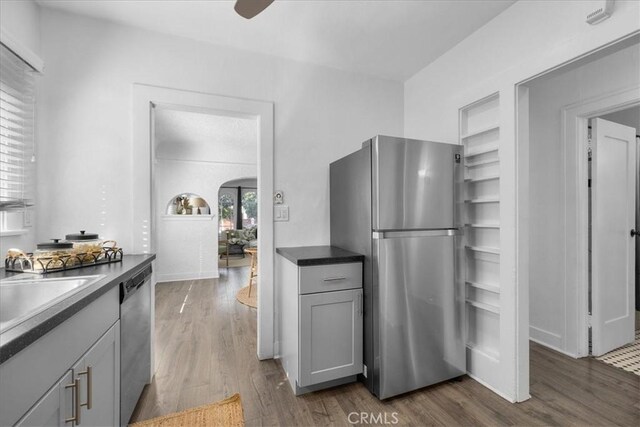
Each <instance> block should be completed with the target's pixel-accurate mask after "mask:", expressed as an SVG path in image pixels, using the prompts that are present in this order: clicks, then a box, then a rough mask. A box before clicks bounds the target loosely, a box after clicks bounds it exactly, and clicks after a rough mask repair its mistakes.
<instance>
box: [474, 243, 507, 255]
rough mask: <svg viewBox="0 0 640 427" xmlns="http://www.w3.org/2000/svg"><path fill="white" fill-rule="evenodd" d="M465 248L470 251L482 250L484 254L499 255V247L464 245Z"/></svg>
mask: <svg viewBox="0 0 640 427" xmlns="http://www.w3.org/2000/svg"><path fill="white" fill-rule="evenodd" d="M465 249H468V250H470V251H473V252H482V253H485V254H494V255H500V249H499V248H492V247H491V246H469V245H467V246H465Z"/></svg>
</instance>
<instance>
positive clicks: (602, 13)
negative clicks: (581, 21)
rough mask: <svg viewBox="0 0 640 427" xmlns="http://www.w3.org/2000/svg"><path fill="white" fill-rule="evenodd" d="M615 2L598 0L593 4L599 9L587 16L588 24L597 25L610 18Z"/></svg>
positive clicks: (612, 0)
mask: <svg viewBox="0 0 640 427" xmlns="http://www.w3.org/2000/svg"><path fill="white" fill-rule="evenodd" d="M614 1H615V0H598V1H596V2H593V4H595V5H597V6H598V8H596V9H595V10H594V11H593V12H591V13H589V14H588V15H587V22H588V23H589V24H591V25H596V24H599V23H600V22H602V21H604V20H605V19H607V18H609V17H610V16H611V14H612V13H613V2H614Z"/></svg>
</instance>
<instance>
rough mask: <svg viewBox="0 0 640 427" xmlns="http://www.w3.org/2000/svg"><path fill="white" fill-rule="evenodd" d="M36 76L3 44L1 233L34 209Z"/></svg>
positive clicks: (0, 57)
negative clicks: (28, 210)
mask: <svg viewBox="0 0 640 427" xmlns="http://www.w3.org/2000/svg"><path fill="white" fill-rule="evenodd" d="M35 74H36V72H35V71H34V70H33V69H32V68H31V67H30V66H29V65H28V64H27V63H26V62H24V61H23V60H22V59H20V58H19V57H18V56H16V55H15V54H14V53H13V52H12V51H11V50H9V49H8V48H7V47H6V46H4V45H3V44H0V214H1V216H2V218H1V221H0V231H8V229H11V228H15V225H11V224H14V223H15V221H13V220H11V216H15V215H17V214H16V213H20V212H21V211H24V210H25V209H26V208H28V207H29V206H32V205H33V187H34V184H35V183H34V175H35V167H34V166H35V165H34V160H35V158H34V156H35V152H34V150H35V145H34V116H35ZM20 215H21V214H20ZM19 228H22V224H20V225H19Z"/></svg>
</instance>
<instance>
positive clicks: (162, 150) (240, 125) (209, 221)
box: [153, 108, 258, 282]
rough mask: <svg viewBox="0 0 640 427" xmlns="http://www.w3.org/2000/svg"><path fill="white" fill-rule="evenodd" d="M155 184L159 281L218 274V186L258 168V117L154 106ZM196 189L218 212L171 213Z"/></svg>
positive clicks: (208, 276)
mask: <svg viewBox="0 0 640 427" xmlns="http://www.w3.org/2000/svg"><path fill="white" fill-rule="evenodd" d="M153 126H154V132H153V137H154V141H153V143H154V146H155V150H154V151H155V156H156V161H155V162H154V176H155V182H154V189H155V197H154V200H155V203H156V207H155V212H156V222H155V224H156V233H157V234H156V243H155V247H156V248H157V249H156V251H157V256H158V258H157V261H156V271H157V277H158V281H160V282H163V281H172V280H188V279H204V278H211V277H218V261H217V260H218V216H217V212H218V190H219V188H220V186H221V185H222V184H223V183H225V182H227V181H229V180H234V179H237V178H244V177H248V176H255V175H257V173H258V167H257V151H258V145H257V144H258V134H257V133H258V132H257V128H258V123H257V121H256V119H248V118H237V117H229V116H223V115H218V114H206V113H196V112H191V111H183V110H176V109H168V108H154V116H153ZM182 193H195V194H197V195H199V196H200V197H202V198H204V199H205V200H206V202H207V203H208V204H209V208H210V209H211V212H210V213H211V214H213V215H212V216H200V215H195V216H194V215H178V216H176V215H174V216H168V215H166V213H167V212H166V210H167V205H168V204H169V203H170V202H172V201H173V200H174V199H175V197H176V196H177V195H179V194H182Z"/></svg>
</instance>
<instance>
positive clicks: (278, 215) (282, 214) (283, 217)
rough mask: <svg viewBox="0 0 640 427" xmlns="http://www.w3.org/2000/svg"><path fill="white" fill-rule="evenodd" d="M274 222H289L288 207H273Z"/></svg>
mask: <svg viewBox="0 0 640 427" xmlns="http://www.w3.org/2000/svg"><path fill="white" fill-rule="evenodd" d="M273 220H274V221H289V206H287V205H277V206H274V207H273Z"/></svg>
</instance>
